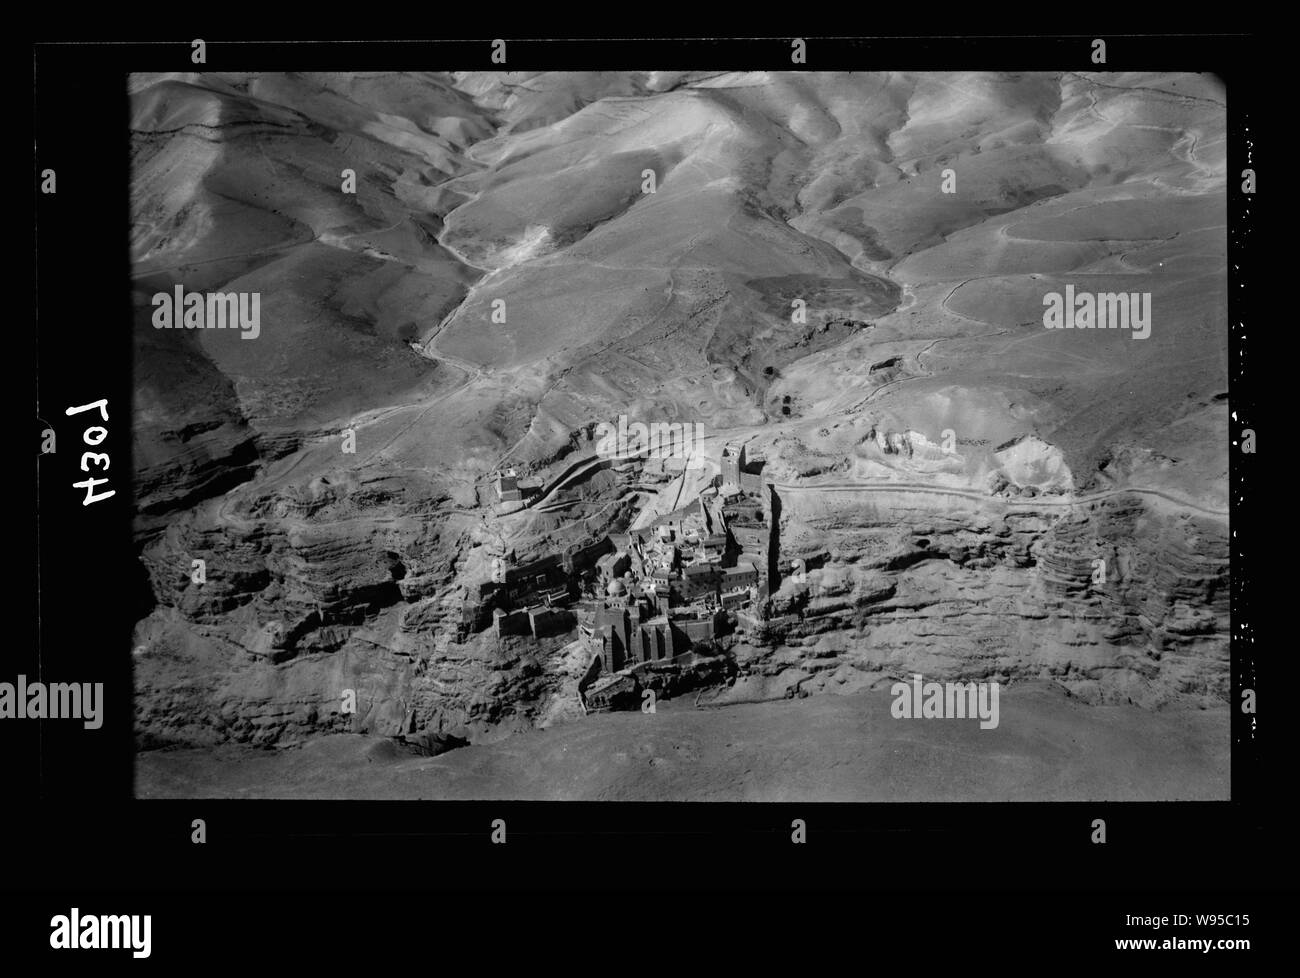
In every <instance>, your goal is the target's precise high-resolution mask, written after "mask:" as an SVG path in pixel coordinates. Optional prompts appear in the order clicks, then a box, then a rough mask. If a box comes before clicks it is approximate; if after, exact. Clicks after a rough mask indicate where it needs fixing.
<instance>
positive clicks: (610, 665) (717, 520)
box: [577, 445, 771, 710]
mask: <svg viewBox="0 0 1300 978" xmlns="http://www.w3.org/2000/svg"><path fill="white" fill-rule="evenodd" d="M745 469H746V460H745V450H744V447H743V446H732V445H729V446H727V447H726V449H724V451H723V456H722V472H721V474H720V475H718V476H716V477H715V478H714V480H713V482H712V483H711V484H710V485H709V486H707V487H706V488H705V489H704V490H703V491H702V492H701V493H700V495H699V496H698V497H697V498H696V499H695V500H693V501H692V502H691V503H690V504H688V505H687V506H685V507H683V508H681V509H678V510H675V511H674V512H672V513H668V514H667V515H664V516H661V517H659V518H658V519H656V520H655V521H654V522H653V523H651V524H650V525H649V526H647V527H644V528H641V529H637V530H632V531H630V532H629V533H627V534H626V535H625V536H624V537H622V538H620V539H617V540H611V551H610V552H608V553H606V554H604V555H603V556H601V557H600V558H599V559H598V560H597V561H596V583H597V594H596V596H595V597H593V598H590V599H587V600H583V601H580V602H579V607H578V612H577V616H578V625H579V628H580V629H581V630H582V632H583V636H584V640H585V641H586V642H587V643H588V646H589V648H590V649H591V651H592V653H593V657H594V661H593V676H594V677H596V678H594V681H592V682H591V683H590V684H589V685H588V686H587V687H586V689H585V690H584V696H585V699H586V704H587V708H588V709H589V710H591V709H602V708H607V707H608V706H609V705H610V704H611V703H612V702H613V701H614V700H615V699H616V698H617V697H618V696H619V695H622V694H623V693H625V692H626V690H627V687H628V686H629V683H628V682H626V681H622V680H620V679H619V678H618V677H620V676H622V677H623V679H624V680H634V679H635V676H634V673H635V671H636V670H637V669H639V668H640V667H642V666H645V665H647V664H652V663H657V662H663V661H668V660H671V659H674V658H676V657H677V656H680V655H683V654H686V653H688V652H691V651H693V650H694V649H695V647H696V646H698V645H709V644H710V643H712V641H713V640H714V639H715V638H718V637H719V636H720V635H722V634H724V633H725V630H726V629H727V627H728V624H729V621H730V618H729V614H728V613H729V612H735V611H739V610H740V609H747V608H750V607H752V606H755V605H757V604H759V603H760V602H762V601H763V600H764V599H765V598H766V597H767V595H768V592H769V589H770V587H771V560H770V557H771V555H770V554H769V550H770V546H771V530H770V526H771V514H770V504H769V498H768V493H767V491H766V488H765V486H764V484H763V482H762V479H761V478H760V476H759V475H758V474H756V473H752V472H747V471H745ZM596 662H598V663H599V666H598V668H595V666H596ZM631 685H635V684H634V683H632V684H631Z"/></svg>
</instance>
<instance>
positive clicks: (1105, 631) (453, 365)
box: [130, 72, 1229, 747]
mask: <svg viewBox="0 0 1300 978" xmlns="http://www.w3.org/2000/svg"><path fill="white" fill-rule="evenodd" d="M130 87H131V96H132V107H133V119H132V148H133V159H134V169H133V173H134V175H133V186H132V201H133V220H134V224H133V227H132V248H133V260H134V277H135V284H136V292H137V297H138V302H137V310H138V315H137V324H136V340H137V347H136V349H137V353H136V388H137V396H136V403H135V419H134V439H135V441H134V465H135V486H136V493H137V508H138V513H139V518H138V534H137V536H138V543H139V547H140V552H141V560H142V563H143V566H144V568H145V570H146V572H147V582H146V583H144V584H142V593H141V594H140V596H139V601H140V605H141V609H142V612H141V614H142V617H141V621H140V623H139V625H138V626H137V630H136V636H135V646H136V661H135V669H136V682H137V703H136V708H137V725H138V730H139V735H140V740H141V744H142V746H144V747H156V746H162V745H210V744H219V743H240V744H255V745H260V746H271V745H286V744H291V743H298V742H302V741H304V740H306V739H308V738H311V737H314V736H317V735H321V734H325V733H342V732H350V733H367V734H383V735H397V734H406V735H409V736H410V737H412V738H417V737H420V736H423V737H426V738H459V739H463V740H469V741H472V742H474V743H484V742H488V741H494V740H498V739H500V738H503V737H506V736H509V735H510V734H512V733H514V732H517V731H520V730H524V729H528V728H531V727H536V726H551V725H554V724H557V723H561V722H565V721H567V720H569V719H572V718H574V716H575V714H577V715H580V709H579V708H578V707H577V705H576V701H575V699H574V690H575V688H576V682H577V679H578V676H579V675H580V674H581V671H582V669H583V668H584V667H585V665H586V663H585V661H583V657H582V654H581V651H580V650H579V649H578V648H577V647H576V646H575V645H574V644H573V642H572V639H573V635H571V634H570V635H567V636H565V635H561V636H556V637H554V638H550V639H545V640H542V641H540V642H534V641H532V640H526V641H525V640H523V639H502V640H500V641H498V640H496V639H495V638H494V637H493V636H492V633H491V630H490V629H489V630H488V631H487V632H483V633H477V634H474V633H470V634H466V633H465V632H464V631H463V630H462V629H461V628H460V627H459V626H460V623H461V621H462V615H463V609H464V607H465V606H466V605H467V604H469V603H472V601H473V597H474V595H475V594H476V593H477V588H478V586H479V585H480V584H481V583H482V582H483V581H485V580H488V579H489V577H490V574H491V566H492V560H493V558H494V557H495V556H500V555H502V554H506V555H509V554H513V555H514V558H515V559H516V560H518V561H523V560H526V559H528V558H529V557H530V556H534V555H537V556H540V555H543V554H547V553H553V552H557V551H563V550H564V548H565V547H568V546H572V545H577V544H580V543H583V542H585V541H589V540H592V539H596V538H598V537H600V536H601V535H603V534H605V533H608V532H611V531H618V530H620V529H622V528H624V527H626V526H627V525H629V524H630V523H631V522H632V520H633V519H635V517H636V515H637V512H638V506H639V505H642V504H644V503H645V502H646V501H647V499H648V497H649V496H650V495H651V494H653V492H654V491H655V489H656V488H657V486H656V485H652V484H651V483H653V482H654V480H653V479H651V478H650V477H649V476H638V475H637V474H636V473H619V472H613V471H601V472H598V473H596V474H595V475H593V476H592V478H591V479H589V480H587V481H585V482H583V483H582V484H581V485H580V486H577V487H575V489H574V490H573V492H572V493H571V496H572V505H566V507H565V508H563V509H560V510H556V511H552V512H528V513H523V514H520V515H516V516H510V517H504V516H498V515H496V514H495V513H494V512H493V510H492V508H491V506H490V505H489V504H490V503H491V501H492V498H493V497H492V495H491V490H490V488H489V479H490V475H491V473H492V472H493V471H494V470H495V469H497V468H498V467H499V466H500V465H501V464H510V465H512V466H515V467H516V468H517V469H518V470H519V471H520V472H521V474H523V475H524V476H525V477H526V478H531V479H533V480H534V481H537V482H542V481H545V480H546V478H547V477H548V476H549V475H552V474H554V473H555V472H557V471H558V470H559V469H560V468H562V467H563V466H564V465H565V464H567V462H568V461H570V460H571V459H572V458H573V457H576V456H577V455H578V454H580V453H581V452H582V451H584V450H586V448H585V446H586V445H587V438H588V437H589V433H590V429H591V426H592V425H594V424H595V423H596V422H599V421H607V420H612V419H616V418H617V417H618V415H620V414H625V415H627V416H628V417H629V418H631V419H633V420H643V421H666V422H667V421H678V422H683V423H690V424H695V423H700V424H702V425H704V427H705V430H706V432H707V435H708V442H707V444H708V446H709V450H710V451H712V452H713V455H714V458H716V453H717V450H718V449H720V447H721V445H722V443H723V442H725V441H730V440H735V441H742V442H746V443H747V445H748V447H749V448H750V449H751V451H753V452H760V453H762V454H763V455H764V456H765V457H766V459H767V465H766V468H765V470H764V475H765V477H766V478H769V479H771V480H772V481H773V483H774V486H775V490H774V491H775V492H776V494H777V496H778V497H779V508H780V522H779V534H780V541H781V548H782V555H783V559H802V560H803V561H804V562H805V565H806V567H807V568H808V571H807V576H806V578H805V579H803V580H800V581H795V580H794V579H793V578H792V579H789V580H787V581H786V582H785V583H784V584H783V585H782V588H781V590H780V591H779V592H777V593H776V594H775V596H774V602H773V614H774V615H775V616H776V617H777V620H776V622H775V623H774V624H773V627H772V629H771V631H770V634H769V635H768V636H767V639H766V641H763V642H757V641H750V642H746V643H737V644H736V645H735V647H734V648H732V649H731V650H730V652H731V654H732V655H733V656H734V658H735V661H736V663H737V666H738V667H739V671H740V675H739V677H738V678H737V680H736V682H735V684H734V685H732V686H731V687H729V688H728V689H726V690H724V691H721V692H719V693H718V694H717V695H718V697H719V702H729V701H747V700H755V699H757V700H762V699H770V698H781V697H785V696H802V695H807V694H819V693H830V692H846V693H847V692H855V691H862V690H868V689H873V688H878V687H880V686H881V685H882V684H883V685H885V686H886V687H887V684H888V683H889V682H890V681H891V680H892V679H893V678H897V677H899V676H902V675H907V674H910V673H912V672H923V673H925V674H926V676H927V677H932V678H935V679H945V678H989V679H998V680H999V681H1002V682H1007V683H1012V684H1015V683H1018V682H1028V681H1031V680H1034V681H1038V680H1047V679H1050V680H1053V681H1055V682H1057V683H1059V684H1061V685H1063V686H1064V687H1065V688H1066V689H1068V690H1070V691H1071V693H1072V694H1073V695H1074V696H1075V698H1076V701H1077V702H1079V703H1083V704H1094V705H1101V704H1114V703H1133V704H1137V705H1139V706H1142V707H1145V708H1150V709H1156V708H1165V709H1184V708H1198V707H1213V708H1220V707H1222V704H1223V703H1224V702H1225V700H1226V696H1227V681H1228V633H1229V620H1228V608H1227V594H1228V588H1227V583H1228V560H1227V556H1228V546H1227V519H1226V510H1227V414H1228V410H1229V408H1228V404H1227V400H1226V398H1227V393H1226V392H1227V371H1226V364H1227V339H1226V336H1227V330H1226V297H1225V292H1226V258H1225V240H1226V236H1225V231H1224V223H1225V217H1224V214H1225V200H1226V197H1225V172H1224V170H1225V166H1224V122H1225V108H1224V100H1225V95H1224V91H1223V89H1222V86H1221V85H1219V84H1218V82H1217V81H1216V80H1214V79H1213V78H1209V77H1204V76H1191V75H1172V74H1171V75H1163V74H1162V75H1153V74H1145V75H1136V74H1134V75H1129V74H1096V75H1084V74H1076V73H1064V74H1062V73H1029V74H980V73H950V74H934V73H923V74H910V73H901V72H884V73H861V74H857V73H855V74H852V75H848V74H817V73H798V74H793V73H791V74H783V73H740V74H738V73H722V72H698V73H691V74H683V73H675V72H674V73H668V72H627V73H548V74H541V75H529V74H521V73H510V74H494V73H465V74H444V73H400V74H391V73H373V74H372V73H361V74H356V75H346V76H344V75H327V74H322V75H314V74H256V75H228V74H194V75H137V76H133V77H132V78H131V79H130ZM345 170H351V171H354V172H355V177H356V193H355V194H350V193H345V192H343V191H342V189H341V188H342V183H343V180H344V176H343V173H344V171H345ZM647 171H649V173H651V174H652V175H653V181H654V193H648V192H646V179H647V177H646V174H647ZM950 178H951V180H952V181H955V185H954V186H953V192H952V193H945V192H944V190H943V187H944V184H945V181H948V180H949V179H950ZM176 284H183V285H184V287H185V288H186V289H187V290H190V291H196V290H221V291H237V292H238V291H246V292H253V291H256V292H260V293H261V295H262V326H261V333H260V335H259V337H258V338H257V339H256V340H253V341H246V340H243V339H242V338H241V337H240V335H238V332H237V331H226V330H192V331H190V330H155V329H154V328H152V326H151V323H150V315H151V312H152V310H151V307H150V304H149V299H150V296H152V295H153V293H155V292H157V291H166V290H170V289H172V288H173V287H174V286H175V285H176ZM1067 285H1072V286H1074V287H1075V288H1077V289H1080V290H1083V289H1087V290H1093V291H1096V292H1111V291H1116V292H1118V291H1124V292H1137V293H1150V294H1151V297H1152V299H1151V308H1152V310H1153V312H1152V326H1151V332H1150V336H1149V337H1147V338H1146V339H1142V340H1136V339H1134V338H1133V336H1132V335H1130V333H1129V331H1127V330H1101V331H1097V330H1092V331H1088V330H1048V329H1045V328H1044V326H1043V318H1042V317H1043V308H1044V307H1043V296H1044V294H1045V293H1046V292H1049V291H1053V290H1062V291H1063V290H1064V288H1065V287H1066V286H1067ZM799 303H802V306H803V309H804V312H805V315H804V316H803V317H802V318H800V317H799V316H796V315H793V314H792V312H793V310H795V309H796V308H797V306H798V304H799ZM498 310H499V311H500V313H499V314H498V315H494V313H497V312H498ZM502 320H503V321H502ZM348 432H350V433H351V437H352V438H353V439H354V445H355V451H353V452H348V451H346V450H345V448H344V445H345V439H346V437H347V433H348ZM638 494H639V495H638ZM195 560H202V561H204V565H205V568H206V571H205V578H206V579H205V580H204V581H203V583H197V582H196V581H195V580H194V579H193V566H194V565H193V562H194V561H195ZM1097 561H1103V562H1104V574H1105V578H1104V581H1100V582H1099V581H1098V580H1096V578H1097V568H1098V566H1099V565H1098V564H1097V563H1096V562H1097ZM348 690H352V691H355V693H356V696H357V710H356V713H355V714H348V713H344V712H343V711H342V708H341V703H342V702H343V697H344V695H345V691H348Z"/></svg>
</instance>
